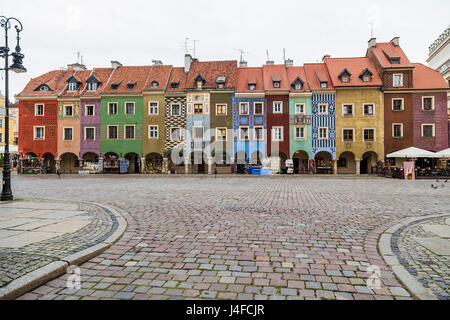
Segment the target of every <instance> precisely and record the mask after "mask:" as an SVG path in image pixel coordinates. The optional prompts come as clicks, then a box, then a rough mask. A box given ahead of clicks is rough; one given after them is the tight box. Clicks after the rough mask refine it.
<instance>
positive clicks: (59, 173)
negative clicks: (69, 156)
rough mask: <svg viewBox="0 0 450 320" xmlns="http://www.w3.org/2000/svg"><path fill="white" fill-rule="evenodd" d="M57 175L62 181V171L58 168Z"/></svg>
mask: <svg viewBox="0 0 450 320" xmlns="http://www.w3.org/2000/svg"><path fill="white" fill-rule="evenodd" d="M56 174H57V175H58V179H61V170H60V169H59V167H58V168H56Z"/></svg>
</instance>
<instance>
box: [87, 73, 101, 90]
mask: <svg viewBox="0 0 450 320" xmlns="http://www.w3.org/2000/svg"><path fill="white" fill-rule="evenodd" d="M86 82H87V91H97V89H98V87H99V85H100V82H99V81H98V79H97V78H96V77H95V76H94V75H91V76H90V77H89V78H88V79H87V80H86Z"/></svg>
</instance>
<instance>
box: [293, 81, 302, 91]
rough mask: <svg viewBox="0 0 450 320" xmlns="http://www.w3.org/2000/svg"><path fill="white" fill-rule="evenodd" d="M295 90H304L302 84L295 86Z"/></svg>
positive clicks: (298, 83)
mask: <svg viewBox="0 0 450 320" xmlns="http://www.w3.org/2000/svg"><path fill="white" fill-rule="evenodd" d="M294 88H295V90H302V84H301V83H300V82H297V83H296V84H295V86H294Z"/></svg>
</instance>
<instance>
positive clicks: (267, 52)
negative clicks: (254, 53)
mask: <svg viewBox="0 0 450 320" xmlns="http://www.w3.org/2000/svg"><path fill="white" fill-rule="evenodd" d="M266 54H267V61H269V49H267V50H266Z"/></svg>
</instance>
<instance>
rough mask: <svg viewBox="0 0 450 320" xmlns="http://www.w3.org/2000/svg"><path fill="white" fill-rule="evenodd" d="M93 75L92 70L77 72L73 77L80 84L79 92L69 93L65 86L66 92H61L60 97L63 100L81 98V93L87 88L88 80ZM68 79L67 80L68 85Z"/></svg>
mask: <svg viewBox="0 0 450 320" xmlns="http://www.w3.org/2000/svg"><path fill="white" fill-rule="evenodd" d="M91 73H92V71H91V70H83V71H75V73H74V74H73V75H72V76H74V77H75V78H76V79H77V80H78V81H79V82H80V86H79V88H78V90H77V91H76V92H68V91H67V86H65V87H64V90H63V91H62V92H60V94H59V96H60V97H61V98H68V97H79V96H80V94H81V92H82V91H83V90H84V89H85V88H86V87H87V83H86V80H87V79H88V78H89V77H90V75H91ZM69 78H70V76H69V77H67V79H69ZM67 79H65V80H66V83H67Z"/></svg>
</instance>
